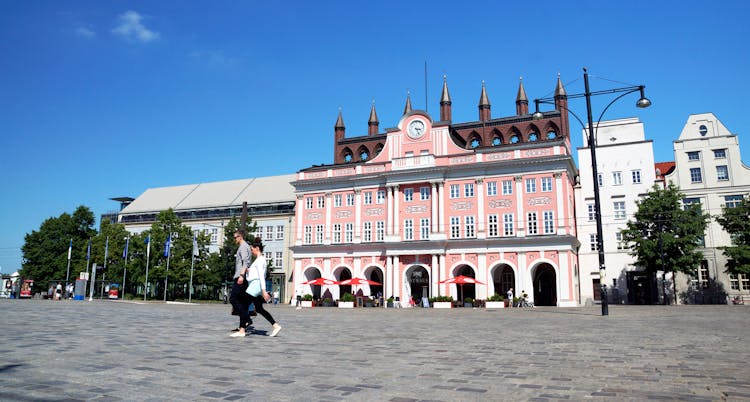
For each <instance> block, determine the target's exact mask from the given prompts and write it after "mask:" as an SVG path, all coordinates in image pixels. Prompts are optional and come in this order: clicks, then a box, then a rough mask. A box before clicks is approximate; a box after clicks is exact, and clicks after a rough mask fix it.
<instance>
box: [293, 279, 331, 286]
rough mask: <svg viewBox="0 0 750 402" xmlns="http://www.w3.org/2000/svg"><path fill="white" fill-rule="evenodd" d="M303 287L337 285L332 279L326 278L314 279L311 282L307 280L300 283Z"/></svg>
mask: <svg viewBox="0 0 750 402" xmlns="http://www.w3.org/2000/svg"><path fill="white" fill-rule="evenodd" d="M302 284H303V285H317V286H322V285H337V284H338V283H337V282H336V281H334V280H333V279H326V278H315V279H312V280H309V281H307V282H302Z"/></svg>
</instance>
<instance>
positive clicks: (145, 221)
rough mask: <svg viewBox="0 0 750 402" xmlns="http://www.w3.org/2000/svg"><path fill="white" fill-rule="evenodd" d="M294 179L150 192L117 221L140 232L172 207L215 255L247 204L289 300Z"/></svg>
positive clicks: (277, 285) (284, 177) (275, 283)
mask: <svg viewBox="0 0 750 402" xmlns="http://www.w3.org/2000/svg"><path fill="white" fill-rule="evenodd" d="M295 178H296V176H295V175H293V174H292V175H282V176H269V177H258V178H248V179H240V180H229V181H219V182H211V183H199V184H188V185H183V186H172V187H159V188H150V189H147V190H146V191H145V192H144V193H143V194H141V195H140V196H138V197H137V198H136V199H135V200H133V201H132V202H131V203H130V204H129V205H127V206H126V207H125V208H123V209H122V211H120V212H119V214H118V217H117V220H118V222H119V223H122V224H124V225H125V228H126V229H127V230H128V231H129V232H131V233H141V232H143V231H145V230H147V229H149V228H150V227H151V224H152V223H153V222H154V219H155V218H156V216H157V215H158V214H159V212H161V211H164V210H166V209H169V208H172V209H173V210H174V212H175V213H176V214H177V216H179V217H180V219H182V222H183V224H184V225H186V226H189V227H190V228H192V229H193V231H201V232H204V233H207V234H210V235H211V243H210V245H209V252H217V251H219V249H220V248H221V247H222V245H223V242H224V226H225V225H226V224H227V223H228V222H229V221H230V220H231V219H232V218H233V217H237V218H239V217H240V216H241V214H242V205H243V202H247V208H248V215H249V217H250V218H251V219H252V220H253V222H255V223H257V224H258V232H256V233H255V235H256V236H260V237H262V238H263V243H264V245H265V249H264V254H265V257H266V259H267V260H268V261H271V262H272V265H273V270H272V271H271V277H272V281H273V287H274V289H277V288H278V289H279V292H280V297H281V300H287V301H288V300H289V295H291V293H290V289H291V288H290V287H289V286H288V285H287V283H288V278H289V277H290V274H291V270H292V264H291V254H290V251H289V247H290V245H291V240H292V232H291V231H292V228H293V227H294V226H293V221H294V206H295V199H296V198H295V195H294V187H292V185H291V184H290V182H291V181H292V180H294V179H295Z"/></svg>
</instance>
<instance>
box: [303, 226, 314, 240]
mask: <svg viewBox="0 0 750 402" xmlns="http://www.w3.org/2000/svg"><path fill="white" fill-rule="evenodd" d="M304 242H305V244H312V225H305V238H304Z"/></svg>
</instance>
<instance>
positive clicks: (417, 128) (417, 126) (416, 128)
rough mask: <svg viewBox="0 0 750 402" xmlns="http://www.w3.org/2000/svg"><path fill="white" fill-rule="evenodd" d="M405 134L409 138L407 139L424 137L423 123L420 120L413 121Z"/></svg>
mask: <svg viewBox="0 0 750 402" xmlns="http://www.w3.org/2000/svg"><path fill="white" fill-rule="evenodd" d="M406 134H407V135H408V136H409V138H413V139H417V138H422V136H423V135H424V122H423V121H421V120H413V121H412V122H411V123H409V127H408V128H407V130H406Z"/></svg>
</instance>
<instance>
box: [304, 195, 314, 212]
mask: <svg viewBox="0 0 750 402" xmlns="http://www.w3.org/2000/svg"><path fill="white" fill-rule="evenodd" d="M312 207H313V198H312V197H305V208H306V209H312Z"/></svg>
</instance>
